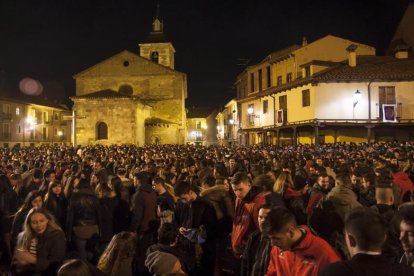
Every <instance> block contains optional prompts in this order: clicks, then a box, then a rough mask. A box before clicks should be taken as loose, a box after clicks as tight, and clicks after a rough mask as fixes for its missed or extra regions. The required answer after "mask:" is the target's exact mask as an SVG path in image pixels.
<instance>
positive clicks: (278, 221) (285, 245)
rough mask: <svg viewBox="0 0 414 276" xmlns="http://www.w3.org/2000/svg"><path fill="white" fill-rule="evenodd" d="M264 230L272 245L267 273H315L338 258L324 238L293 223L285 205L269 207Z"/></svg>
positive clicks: (286, 275) (306, 275) (309, 275)
mask: <svg viewBox="0 0 414 276" xmlns="http://www.w3.org/2000/svg"><path fill="white" fill-rule="evenodd" d="M264 231H265V233H267V234H268V235H269V238H270V240H271V243H272V246H273V248H272V251H271V253H270V262H269V267H268V268H267V273H266V275H267V276H276V275H284V276H290V275H292V276H294V275H300V276H314V275H315V276H316V275H318V273H319V271H320V270H321V269H323V268H324V267H325V266H327V265H328V264H330V263H334V262H337V261H340V258H339V256H338V254H337V253H336V252H335V251H334V250H333V248H332V247H331V246H330V245H329V244H328V243H327V242H326V241H324V240H323V239H321V238H319V237H317V236H315V235H313V234H312V233H311V231H310V229H309V228H308V227H307V226H303V225H300V226H298V225H296V220H295V217H294V215H293V214H292V213H291V212H290V211H289V210H287V209H283V208H275V209H272V210H271V211H270V212H269V214H268V216H267V219H266V222H265V225H264Z"/></svg>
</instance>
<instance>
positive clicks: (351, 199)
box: [327, 174, 362, 220]
mask: <svg viewBox="0 0 414 276" xmlns="http://www.w3.org/2000/svg"><path fill="white" fill-rule="evenodd" d="M327 199H328V200H330V201H331V202H332V204H333V205H334V208H335V211H336V212H337V213H338V214H339V216H340V217H341V218H342V220H344V218H345V214H346V213H347V212H349V211H351V210H352V209H354V208H356V207H360V206H362V205H361V203H359V202H358V196H357V195H356V194H355V192H354V191H353V190H352V183H351V178H350V176H349V174H339V175H337V176H336V181H335V187H334V188H333V189H332V190H331V191H330V192H329V194H328V196H327Z"/></svg>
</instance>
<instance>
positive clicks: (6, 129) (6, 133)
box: [1, 124, 10, 139]
mask: <svg viewBox="0 0 414 276" xmlns="http://www.w3.org/2000/svg"><path fill="white" fill-rule="evenodd" d="M1 136H2V138H3V139H10V125H9V124H3V127H2V131H1Z"/></svg>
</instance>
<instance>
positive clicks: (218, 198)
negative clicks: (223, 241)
mask: <svg viewBox="0 0 414 276" xmlns="http://www.w3.org/2000/svg"><path fill="white" fill-rule="evenodd" d="M200 195H201V197H202V198H204V199H206V200H207V201H208V202H210V203H211V205H212V206H213V207H214V210H215V211H216V216H217V234H218V235H219V236H220V237H228V234H229V233H230V232H231V226H232V221H233V217H234V205H233V202H232V200H231V197H230V195H229V194H227V191H226V189H225V187H224V186H223V185H215V186H213V187H210V188H208V189H205V190H204V191H203V192H202V193H201V194H200Z"/></svg>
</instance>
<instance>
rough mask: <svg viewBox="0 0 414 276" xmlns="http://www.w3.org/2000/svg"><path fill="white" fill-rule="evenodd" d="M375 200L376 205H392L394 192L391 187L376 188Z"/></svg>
mask: <svg viewBox="0 0 414 276" xmlns="http://www.w3.org/2000/svg"><path fill="white" fill-rule="evenodd" d="M375 199H376V200H377V204H385V205H393V204H394V191H393V190H392V188H391V187H381V188H376V189H375Z"/></svg>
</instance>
